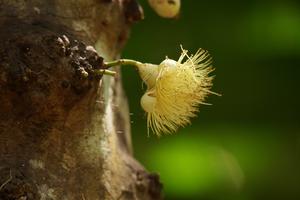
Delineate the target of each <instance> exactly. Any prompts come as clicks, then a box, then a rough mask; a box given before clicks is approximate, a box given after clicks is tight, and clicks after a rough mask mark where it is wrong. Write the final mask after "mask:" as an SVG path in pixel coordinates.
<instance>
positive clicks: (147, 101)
mask: <svg viewBox="0 0 300 200" xmlns="http://www.w3.org/2000/svg"><path fill="white" fill-rule="evenodd" d="M155 104H156V97H155V95H154V93H153V92H151V91H148V92H146V93H145V94H144V95H143V96H142V98H141V106H142V108H143V109H144V110H145V111H146V112H148V113H151V112H153V111H154V107H155Z"/></svg>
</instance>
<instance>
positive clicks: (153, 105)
mask: <svg viewBox="0 0 300 200" xmlns="http://www.w3.org/2000/svg"><path fill="white" fill-rule="evenodd" d="M187 53H188V52H187V51H186V50H184V49H182V53H181V56H180V57H179V59H178V60H177V61H175V60H172V59H169V58H166V59H165V60H164V61H162V62H161V63H160V64H159V65H153V64H147V63H145V64H144V63H139V64H138V65H137V67H138V69H139V73H140V76H141V78H142V79H143V81H144V82H145V83H146V85H147V91H146V92H145V94H144V95H143V97H142V98H141V106H142V108H143V109H144V110H145V111H146V112H147V125H148V129H149V128H151V129H152V130H153V132H154V133H156V134H157V135H160V134H161V133H172V132H175V131H176V130H177V129H178V127H181V126H186V125H187V124H190V119H191V118H192V117H195V116H196V112H197V111H198V106H199V105H200V104H206V103H205V99H206V97H207V96H208V94H209V93H213V92H211V91H210V89H211V87H212V80H213V77H211V76H209V73H210V72H212V71H213V68H212V67H211V58H210V56H209V54H208V53H207V51H205V50H202V49H199V50H198V51H197V52H196V54H195V55H190V56H189V55H188V54H187ZM213 94H216V93H213Z"/></svg>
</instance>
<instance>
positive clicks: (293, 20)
mask: <svg viewBox="0 0 300 200" xmlns="http://www.w3.org/2000/svg"><path fill="white" fill-rule="evenodd" d="M142 3H145V5H144V8H145V15H146V18H145V20H144V21H142V22H140V23H139V24H137V25H135V26H134V27H133V30H132V35H131V38H130V39H129V42H128V44H127V47H126V49H125V51H124V55H123V56H122V57H124V58H126V57H127V58H132V59H138V60H140V61H142V62H151V63H158V62H160V61H161V60H162V59H164V56H165V55H166V54H168V57H170V58H174V59H176V58H178V56H179V53H178V52H179V48H180V47H179V45H180V44H182V45H183V46H184V47H185V48H186V49H189V50H190V51H191V52H195V51H196V50H197V49H198V48H199V47H201V48H204V49H207V50H208V51H209V52H210V54H211V55H212V56H213V59H214V63H213V65H214V67H215V68H216V71H215V75H216V79H215V81H214V83H215V86H214V88H213V91H216V92H220V93H222V94H223V97H221V98H220V97H215V96H212V97H210V98H209V99H208V102H209V103H212V104H214V105H213V106H202V107H201V108H200V113H199V117H198V118H196V119H194V120H193V123H192V126H190V127H188V128H184V129H181V130H180V131H179V132H178V133H177V134H176V135H173V136H164V137H162V138H161V139H158V138H156V137H153V136H150V138H147V137H146V136H145V135H146V134H147V128H146V117H145V115H144V113H143V111H142V109H141V108H140V105H139V103H137V102H139V100H140V97H141V96H142V94H143V92H142V91H143V89H142V87H141V89H140V90H139V91H138V92H136V88H137V87H139V86H140V85H141V82H140V81H139V78H138V75H137V74H136V73H135V72H133V71H134V70H132V71H130V70H128V69H126V71H124V73H123V76H124V84H125V88H126V91H127V95H128V98H129V103H130V111H131V112H132V113H133V115H132V116H131V120H132V122H133V123H132V130H133V143H134V148H135V154H136V156H137V158H138V159H139V160H140V161H142V162H143V164H145V165H146V166H147V167H148V169H149V170H152V171H157V172H159V173H160V174H161V178H162V181H163V182H164V185H165V194H166V199H167V200H171V199H184V200H186V199H195V200H199V199H213V200H217V199H220V200H224V199H247V200H252V199H253V200H260V199H261V200H264V199H300V190H299V185H300V181H299V180H300V171H299V169H300V160H299V157H300V137H299V133H300V127H299V120H300V119H299V113H300V106H299V102H300V94H299V93H298V92H297V91H298V90H299V88H298V87H299V85H300V79H299V77H298V76H299V74H300V68H299V66H300V25H299V24H300V15H299V13H300V4H299V3H298V2H296V1H295V2H293V1H276V2H275V1H258V0H256V1H250V0H248V1H221V0H215V1H195V0H194V1H192V0H184V1H182V3H183V4H182V11H181V16H180V18H179V19H177V20H167V19H162V18H159V17H158V16H156V14H155V13H154V12H153V11H151V10H150V9H149V6H148V5H147V4H146V2H142ZM131 88H135V89H134V90H132V89H131Z"/></svg>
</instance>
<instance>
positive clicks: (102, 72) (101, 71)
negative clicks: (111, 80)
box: [94, 69, 116, 76]
mask: <svg viewBox="0 0 300 200" xmlns="http://www.w3.org/2000/svg"><path fill="white" fill-rule="evenodd" d="M94 73H95V74H96V75H109V76H115V75H116V72H114V71H111V70H107V69H98V70H94Z"/></svg>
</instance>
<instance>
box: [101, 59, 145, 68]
mask: <svg viewBox="0 0 300 200" xmlns="http://www.w3.org/2000/svg"><path fill="white" fill-rule="evenodd" d="M141 64H142V63H141V62H138V61H135V60H130V59H119V60H114V61H110V62H105V63H104V65H105V66H106V67H107V68H110V67H113V66H117V65H131V66H134V67H138V66H140V65H141Z"/></svg>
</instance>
